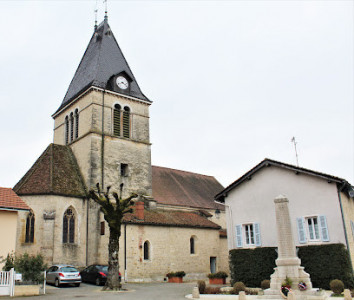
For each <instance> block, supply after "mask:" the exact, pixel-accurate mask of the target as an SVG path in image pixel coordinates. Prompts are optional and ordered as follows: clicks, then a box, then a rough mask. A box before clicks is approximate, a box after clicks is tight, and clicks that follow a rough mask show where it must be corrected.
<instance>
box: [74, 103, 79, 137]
mask: <svg viewBox="0 0 354 300" xmlns="http://www.w3.org/2000/svg"><path fill="white" fill-rule="evenodd" d="M78 137H79V110H78V109H75V139H77V138H78Z"/></svg>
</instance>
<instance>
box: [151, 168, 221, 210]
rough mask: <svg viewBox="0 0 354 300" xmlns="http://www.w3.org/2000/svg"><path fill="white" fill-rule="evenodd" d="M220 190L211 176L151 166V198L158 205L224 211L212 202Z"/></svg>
mask: <svg viewBox="0 0 354 300" xmlns="http://www.w3.org/2000/svg"><path fill="white" fill-rule="evenodd" d="M221 190H223V186H222V185H221V184H220V183H219V182H218V181H217V180H216V179H215V178H214V177H212V176H207V175H201V174H196V173H191V172H186V171H180V170H175V169H169V168H163V167H156V166H152V196H153V198H154V199H155V200H156V201H157V202H158V203H160V204H166V205H176V206H187V207H193V208H202V209H217V208H218V209H220V210H224V206H223V205H220V204H217V203H215V202H214V195H215V194H216V193H218V192H220V191H221Z"/></svg>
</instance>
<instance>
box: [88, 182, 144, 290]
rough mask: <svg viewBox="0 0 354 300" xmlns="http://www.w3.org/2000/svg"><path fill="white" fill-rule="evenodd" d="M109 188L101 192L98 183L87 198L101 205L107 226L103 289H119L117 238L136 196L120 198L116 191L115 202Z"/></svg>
mask: <svg viewBox="0 0 354 300" xmlns="http://www.w3.org/2000/svg"><path fill="white" fill-rule="evenodd" d="M109 189H110V187H108V188H107V192H105V193H101V191H100V187H99V184H97V192H95V191H93V190H91V191H90V194H89V198H90V199H93V200H94V201H95V202H96V203H98V204H99V205H100V206H101V211H102V212H103V214H104V219H105V220H106V221H107V223H108V226H109V243H108V274H107V281H106V284H105V286H104V288H103V290H107V289H109V290H119V289H121V287H122V285H121V283H120V280H119V238H120V234H121V225H122V220H123V216H124V214H126V213H131V212H132V209H131V205H132V204H133V203H134V202H133V199H134V198H136V197H138V195H137V194H132V195H131V196H130V197H128V198H126V199H122V198H121V197H119V196H118V194H117V193H112V196H113V198H114V199H115V202H112V201H111V200H110V196H109ZM122 189H123V184H121V191H120V195H122Z"/></svg>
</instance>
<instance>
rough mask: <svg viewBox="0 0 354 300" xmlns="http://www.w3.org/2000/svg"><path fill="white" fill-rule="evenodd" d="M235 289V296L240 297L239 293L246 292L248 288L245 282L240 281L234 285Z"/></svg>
mask: <svg viewBox="0 0 354 300" xmlns="http://www.w3.org/2000/svg"><path fill="white" fill-rule="evenodd" d="M233 288H234V291H233V292H234V294H236V295H238V294H239V292H241V291H246V286H245V284H244V283H243V282H241V281H238V282H236V283H235V284H234V285H233Z"/></svg>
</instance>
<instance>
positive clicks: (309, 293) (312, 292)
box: [258, 289, 328, 300]
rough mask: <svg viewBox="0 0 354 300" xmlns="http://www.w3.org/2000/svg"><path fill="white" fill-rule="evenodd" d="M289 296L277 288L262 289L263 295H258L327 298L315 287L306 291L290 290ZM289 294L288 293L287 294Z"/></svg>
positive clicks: (277, 297)
mask: <svg viewBox="0 0 354 300" xmlns="http://www.w3.org/2000/svg"><path fill="white" fill-rule="evenodd" d="M291 294H292V296H291V297H289V296H288V297H286V296H284V294H283V293H282V292H281V291H280V289H279V290H272V289H267V290H265V291H264V295H263V296H258V298H259V299H288V298H289V300H290V298H291V299H293V300H295V299H296V300H325V299H327V298H328V295H327V294H326V293H325V291H323V290H317V289H307V290H306V291H300V290H293V289H292V290H291ZM288 295H289V294H288Z"/></svg>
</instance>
